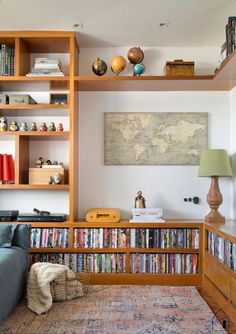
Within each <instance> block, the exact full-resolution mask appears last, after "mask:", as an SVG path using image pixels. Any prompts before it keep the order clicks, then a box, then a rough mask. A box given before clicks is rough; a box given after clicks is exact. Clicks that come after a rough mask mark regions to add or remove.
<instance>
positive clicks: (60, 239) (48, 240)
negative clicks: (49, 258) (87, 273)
mask: <svg viewBox="0 0 236 334" xmlns="http://www.w3.org/2000/svg"><path fill="white" fill-rule="evenodd" d="M31 247H32V248H68V247H69V229H67V228H32V229H31Z"/></svg>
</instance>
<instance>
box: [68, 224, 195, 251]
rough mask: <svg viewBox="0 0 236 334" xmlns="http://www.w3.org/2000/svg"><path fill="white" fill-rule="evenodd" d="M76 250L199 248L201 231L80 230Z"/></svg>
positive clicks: (76, 230)
mask: <svg viewBox="0 0 236 334" xmlns="http://www.w3.org/2000/svg"><path fill="white" fill-rule="evenodd" d="M74 247H75V248H187V249H198V248H199V229H196V228H193V229H185V228H119V229H116V228H112V229H111V228H79V229H74Z"/></svg>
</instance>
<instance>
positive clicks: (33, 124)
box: [30, 122, 38, 131]
mask: <svg viewBox="0 0 236 334" xmlns="http://www.w3.org/2000/svg"><path fill="white" fill-rule="evenodd" d="M30 130H31V131H37V130H38V128H37V125H36V122H32V123H31V127H30Z"/></svg>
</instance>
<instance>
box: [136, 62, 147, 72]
mask: <svg viewBox="0 0 236 334" xmlns="http://www.w3.org/2000/svg"><path fill="white" fill-rule="evenodd" d="M144 72H145V66H144V65H143V64H142V63H141V64H136V65H134V75H141V74H143V73H144Z"/></svg>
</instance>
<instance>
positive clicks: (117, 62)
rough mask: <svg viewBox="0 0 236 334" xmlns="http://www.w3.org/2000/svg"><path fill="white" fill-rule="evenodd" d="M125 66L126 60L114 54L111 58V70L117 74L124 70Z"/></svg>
mask: <svg viewBox="0 0 236 334" xmlns="http://www.w3.org/2000/svg"><path fill="white" fill-rule="evenodd" d="M125 67H126V60H125V58H124V57H122V56H114V57H113V58H112V60H111V70H112V72H114V73H115V74H117V75H118V74H119V73H120V72H122V71H124V69H125Z"/></svg>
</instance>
